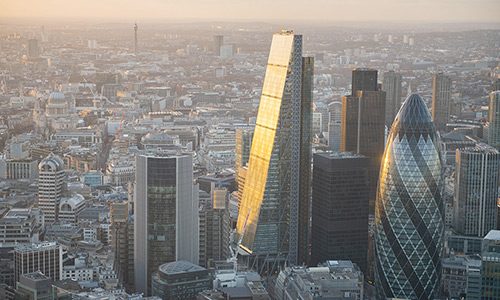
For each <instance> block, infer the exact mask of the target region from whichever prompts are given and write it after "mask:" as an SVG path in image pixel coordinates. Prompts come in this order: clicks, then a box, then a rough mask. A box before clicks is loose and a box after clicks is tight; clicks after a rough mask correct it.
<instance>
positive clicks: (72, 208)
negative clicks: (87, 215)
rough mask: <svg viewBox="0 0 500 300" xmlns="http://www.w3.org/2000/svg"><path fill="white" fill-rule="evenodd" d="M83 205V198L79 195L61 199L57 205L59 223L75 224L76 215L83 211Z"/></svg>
mask: <svg viewBox="0 0 500 300" xmlns="http://www.w3.org/2000/svg"><path fill="white" fill-rule="evenodd" d="M85 204H86V202H85V198H83V196H82V195H80V194H74V195H72V196H71V197H62V198H61V200H60V203H59V217H58V220H59V222H60V223H74V224H76V222H77V221H78V215H79V214H80V213H81V212H82V211H83V210H84V209H85Z"/></svg>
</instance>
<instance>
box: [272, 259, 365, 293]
mask: <svg viewBox="0 0 500 300" xmlns="http://www.w3.org/2000/svg"><path fill="white" fill-rule="evenodd" d="M274 291H275V297H276V299H279V300H295V299H352V300H361V299H363V292H364V290H363V273H362V272H361V270H360V269H359V267H358V266H357V265H356V264H354V263H352V262H351V261H349V260H330V261H327V262H325V263H323V264H321V265H320V266H318V267H286V268H285V269H284V270H282V271H281V272H280V274H279V275H278V278H277V280H276V285H275V289H274Z"/></svg>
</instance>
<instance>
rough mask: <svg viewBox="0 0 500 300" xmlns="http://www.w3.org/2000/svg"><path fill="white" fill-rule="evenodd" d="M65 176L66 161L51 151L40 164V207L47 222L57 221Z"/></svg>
mask: <svg viewBox="0 0 500 300" xmlns="http://www.w3.org/2000/svg"><path fill="white" fill-rule="evenodd" d="M64 178H65V172H64V163H63V161H62V159H61V158H60V157H59V156H57V155H54V154H52V153H51V154H49V155H48V156H47V157H46V158H44V159H43V160H42V161H41V162H40V164H38V207H39V208H40V209H41V210H42V211H43V214H44V216H45V222H46V223H47V224H50V223H54V222H55V221H57V218H58V214H59V202H60V200H61V193H62V191H63V185H64Z"/></svg>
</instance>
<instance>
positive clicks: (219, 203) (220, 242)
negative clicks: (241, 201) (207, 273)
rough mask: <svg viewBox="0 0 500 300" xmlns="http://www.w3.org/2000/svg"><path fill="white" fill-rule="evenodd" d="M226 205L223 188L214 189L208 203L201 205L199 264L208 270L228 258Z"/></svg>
mask: <svg viewBox="0 0 500 300" xmlns="http://www.w3.org/2000/svg"><path fill="white" fill-rule="evenodd" d="M200 193H204V192H203V191H200ZM200 199H201V197H200ZM200 204H201V203H200ZM228 204H229V194H228V192H227V190H226V189H225V188H215V189H214V190H213V191H212V192H211V194H210V196H209V198H208V201H207V202H205V203H203V204H201V209H200V237H199V241H200V259H199V264H200V266H202V267H205V268H210V267H213V262H214V261H222V260H226V259H227V258H229V255H230V253H229V238H230V233H231V220H230V217H229V207H228Z"/></svg>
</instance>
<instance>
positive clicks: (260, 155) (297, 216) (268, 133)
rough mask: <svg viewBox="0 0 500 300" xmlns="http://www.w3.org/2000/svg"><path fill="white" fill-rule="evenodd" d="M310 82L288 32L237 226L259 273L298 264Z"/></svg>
mask: <svg viewBox="0 0 500 300" xmlns="http://www.w3.org/2000/svg"><path fill="white" fill-rule="evenodd" d="M308 74H309V75H308ZM309 76H312V59H309V58H305V59H303V58H302V36H301V35H296V34H294V33H293V31H282V32H281V33H277V34H275V35H274V36H273V41H272V44H271V51H270V53H269V60H268V65H267V70H266V75H265V78H264V86H263V88H262V96H261V100H260V104H259V111H258V114H257V122H256V126H255V130H254V135H253V140H252V147H251V150H250V158H249V163H248V171H247V173H246V178H245V183H244V186H243V191H242V199H241V203H240V211H239V216H238V223H237V226H236V232H237V234H238V236H239V237H240V240H239V247H240V249H241V250H242V251H243V252H245V253H247V254H248V255H251V256H252V257H253V258H255V259H254V262H256V263H255V264H253V265H254V266H255V267H256V268H259V270H263V271H266V270H265V266H268V267H269V268H273V267H276V266H277V265H278V264H277V263H282V262H284V261H286V260H287V261H288V262H289V263H291V264H297V262H298V257H299V252H300V251H299V243H300V241H299V223H301V221H300V220H303V218H301V213H304V212H303V211H301V210H300V207H301V206H302V207H303V206H304V205H303V204H301V200H300V199H301V197H300V195H301V194H302V193H301V191H304V193H305V188H304V187H303V186H304V184H305V183H304V184H301V174H302V172H305V170H301V166H304V163H302V160H303V159H304V160H307V158H303V157H302V155H303V154H304V153H310V152H309V151H310V150H308V149H306V148H303V147H310V145H306V143H307V140H308V137H307V135H308V134H307V133H302V132H301V131H302V130H307V127H308V125H307V124H301V123H302V121H306V120H308V119H310V116H309V115H308V114H309V112H310V111H308V110H307V109H304V111H302V107H303V102H304V101H306V102H309V103H310V101H311V99H310V98H309V99H303V97H310V92H309V91H308V90H307V89H311V90H312V79H310V78H308V77H309ZM303 87H304V88H303ZM308 105H309V104H308V103H304V106H308ZM303 114H305V115H303ZM309 157H310V156H309ZM308 168H309V169H310V163H309V165H308ZM303 179H304V180H309V178H307V179H306V178H303ZM302 200H303V201H308V199H305V197H304V198H303V199H302ZM306 213H307V212H306ZM262 263H264V264H265V265H264V266H263V265H262ZM267 271H271V269H268V270H267Z"/></svg>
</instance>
